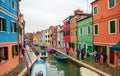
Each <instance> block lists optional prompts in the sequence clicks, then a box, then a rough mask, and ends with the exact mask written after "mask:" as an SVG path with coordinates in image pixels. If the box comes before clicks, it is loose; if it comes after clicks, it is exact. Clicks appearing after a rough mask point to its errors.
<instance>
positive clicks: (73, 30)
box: [70, 9, 90, 51]
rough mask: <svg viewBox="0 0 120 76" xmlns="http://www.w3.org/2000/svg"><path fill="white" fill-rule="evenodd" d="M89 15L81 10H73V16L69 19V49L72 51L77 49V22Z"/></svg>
mask: <svg viewBox="0 0 120 76" xmlns="http://www.w3.org/2000/svg"><path fill="white" fill-rule="evenodd" d="M89 15H90V14H85V13H83V11H81V10H79V9H78V10H75V11H74V15H73V16H72V17H71V19H70V48H71V51H74V50H75V49H76V48H77V46H78V45H77V21H78V20H80V19H83V18H85V17H87V16H89Z"/></svg>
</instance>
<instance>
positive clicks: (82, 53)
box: [81, 48, 85, 60]
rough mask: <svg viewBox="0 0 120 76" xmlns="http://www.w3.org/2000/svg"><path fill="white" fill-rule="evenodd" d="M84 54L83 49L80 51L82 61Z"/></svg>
mask: <svg viewBox="0 0 120 76" xmlns="http://www.w3.org/2000/svg"><path fill="white" fill-rule="evenodd" d="M84 52H85V51H84V48H82V50H81V59H82V60H84Z"/></svg>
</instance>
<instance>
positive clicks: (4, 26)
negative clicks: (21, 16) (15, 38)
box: [3, 19, 6, 31]
mask: <svg viewBox="0 0 120 76" xmlns="http://www.w3.org/2000/svg"><path fill="white" fill-rule="evenodd" d="M3 31H6V19H3Z"/></svg>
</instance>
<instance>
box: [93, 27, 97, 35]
mask: <svg viewBox="0 0 120 76" xmlns="http://www.w3.org/2000/svg"><path fill="white" fill-rule="evenodd" d="M97 34H98V25H94V35H97Z"/></svg>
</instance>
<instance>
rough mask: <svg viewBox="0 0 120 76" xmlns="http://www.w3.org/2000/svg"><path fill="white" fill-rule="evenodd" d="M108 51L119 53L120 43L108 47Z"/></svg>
mask: <svg viewBox="0 0 120 76" xmlns="http://www.w3.org/2000/svg"><path fill="white" fill-rule="evenodd" d="M110 49H111V50H113V51H115V50H116V51H118V50H119V51H120V42H119V43H117V44H115V45H113V46H112V47H110Z"/></svg>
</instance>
